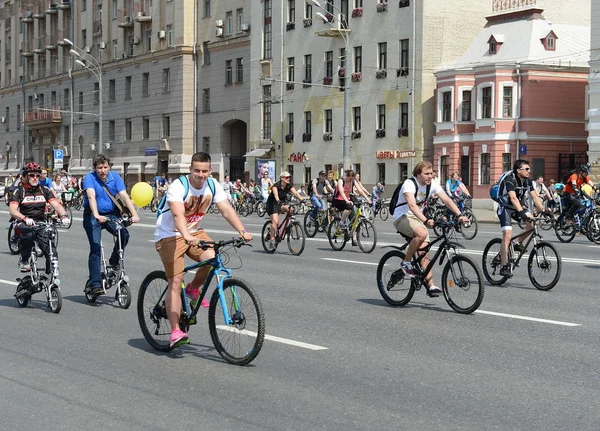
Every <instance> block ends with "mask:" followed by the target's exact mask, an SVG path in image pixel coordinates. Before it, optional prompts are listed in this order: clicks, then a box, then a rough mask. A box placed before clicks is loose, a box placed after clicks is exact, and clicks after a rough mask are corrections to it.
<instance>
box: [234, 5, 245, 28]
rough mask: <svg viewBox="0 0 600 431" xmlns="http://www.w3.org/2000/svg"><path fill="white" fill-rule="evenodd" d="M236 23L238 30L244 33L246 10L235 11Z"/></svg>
mask: <svg viewBox="0 0 600 431" xmlns="http://www.w3.org/2000/svg"><path fill="white" fill-rule="evenodd" d="M235 21H236V30H237V31H238V32H240V31H242V24H243V23H244V9H242V8H240V9H236V10H235Z"/></svg>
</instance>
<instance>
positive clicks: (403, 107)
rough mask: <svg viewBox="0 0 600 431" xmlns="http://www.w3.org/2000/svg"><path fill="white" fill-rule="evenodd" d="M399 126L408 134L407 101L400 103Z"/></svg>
mask: <svg viewBox="0 0 600 431" xmlns="http://www.w3.org/2000/svg"><path fill="white" fill-rule="evenodd" d="M400 128H402V129H406V132H407V136H408V103H401V104H400Z"/></svg>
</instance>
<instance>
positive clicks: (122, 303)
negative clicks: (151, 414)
mask: <svg viewBox="0 0 600 431" xmlns="http://www.w3.org/2000/svg"><path fill="white" fill-rule="evenodd" d="M120 288H121V294H120V295H119V289H115V301H117V304H119V307H121V308H122V309H124V310H127V309H128V308H129V306H130V305H131V289H130V288H129V284H128V283H127V282H125V281H121V286H120Z"/></svg>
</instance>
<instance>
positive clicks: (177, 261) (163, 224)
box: [154, 153, 252, 347]
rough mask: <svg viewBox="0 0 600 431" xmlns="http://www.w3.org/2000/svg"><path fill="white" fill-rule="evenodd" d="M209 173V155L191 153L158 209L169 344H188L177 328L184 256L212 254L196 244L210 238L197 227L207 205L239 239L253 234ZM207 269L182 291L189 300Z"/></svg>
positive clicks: (209, 256)
mask: <svg viewBox="0 0 600 431" xmlns="http://www.w3.org/2000/svg"><path fill="white" fill-rule="evenodd" d="M211 173H212V168H211V160H210V155H208V154H206V153H196V154H194V155H193V156H192V163H191V166H190V173H189V174H188V175H185V176H183V177H181V178H178V179H177V180H175V181H173V183H171V185H170V186H169V190H168V191H167V199H166V202H165V205H164V207H163V208H159V209H158V214H159V215H158V218H157V220H156V229H155V231H154V241H155V247H156V251H157V252H158V254H159V256H160V259H161V260H162V263H163V266H164V268H165V273H166V275H167V282H168V286H169V290H168V292H167V295H166V298H165V305H166V309H167V318H168V319H169V322H170V324H171V338H170V344H171V347H173V346H178V345H181V344H186V343H189V337H188V335H187V334H186V333H185V332H183V331H182V330H181V328H180V327H179V317H180V314H181V296H180V295H181V283H182V282H183V270H184V269H185V255H186V254H187V255H188V256H189V257H190V258H191V259H193V260H195V261H196V262H200V261H202V260H208V259H212V258H213V257H215V252H214V250H213V249H212V248H208V249H206V250H203V249H201V248H199V247H198V241H211V239H210V237H209V236H208V235H207V234H206V233H205V231H204V229H201V228H200V223H201V222H202V219H203V218H204V216H205V214H206V212H207V211H208V208H209V207H210V205H211V204H212V203H213V202H214V203H215V204H216V205H217V208H218V209H219V213H220V214H222V215H223V217H224V218H225V220H227V222H228V223H229V224H230V225H231V227H232V228H234V229H235V230H236V231H237V232H239V235H240V237H241V238H243V239H245V240H246V241H250V240H252V234H251V233H249V232H247V231H246V229H245V228H244V225H243V223H242V222H241V221H240V219H239V218H238V216H237V214H236V212H235V210H234V209H233V208H232V206H231V205H230V204H229V201H228V199H227V195H226V194H225V192H224V191H223V187H222V186H221V184H219V183H218V182H217V181H215V180H213V179H212V178H209V177H210V175H211ZM186 184H187V188H186ZM208 271H209V267H208V266H207V265H204V266H201V267H200V268H198V270H197V272H196V275H195V276H194V279H193V280H192V281H191V283H188V285H187V286H186V287H185V293H186V295H187V296H188V297H189V298H190V299H191V300H192V301H197V300H198V297H199V296H200V286H202V285H203V284H204V280H205V279H206V276H207V274H208ZM200 305H201V306H202V307H204V308H207V307H208V306H209V303H208V300H207V299H205V300H204V301H203V302H202V303H201V304H200Z"/></svg>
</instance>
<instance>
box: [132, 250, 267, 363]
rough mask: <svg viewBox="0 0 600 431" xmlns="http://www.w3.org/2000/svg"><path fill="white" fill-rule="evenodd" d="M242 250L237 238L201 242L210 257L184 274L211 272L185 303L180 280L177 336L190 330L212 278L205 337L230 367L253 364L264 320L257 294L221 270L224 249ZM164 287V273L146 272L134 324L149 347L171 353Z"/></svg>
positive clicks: (224, 253) (165, 287)
mask: <svg viewBox="0 0 600 431" xmlns="http://www.w3.org/2000/svg"><path fill="white" fill-rule="evenodd" d="M243 245H249V244H247V243H246V242H245V241H244V240H243V239H239V238H237V239H231V240H228V241H218V242H213V241H200V242H199V243H198V246H199V247H201V248H203V249H205V250H206V249H207V248H208V247H212V248H213V249H214V251H215V257H214V258H212V259H209V260H205V261H202V262H198V263H195V264H193V265H191V266H188V267H187V268H185V270H184V272H186V273H187V272H189V271H192V270H194V269H196V268H199V267H201V266H206V265H209V267H210V270H209V272H208V275H207V276H206V281H205V282H204V286H203V287H202V290H201V293H200V297H199V298H198V299H197V300H196V301H194V302H190V300H189V299H188V297H187V296H186V295H185V281H183V282H182V285H181V302H182V310H181V317H180V319H179V326H180V327H181V330H182V331H184V332H188V330H189V328H190V326H191V325H195V324H196V315H197V314H198V310H199V309H200V303H201V302H202V299H203V298H204V296H205V295H206V293H207V292H208V288H209V286H210V284H211V281H212V279H213V277H216V279H217V286H216V289H215V290H214V292H213V294H212V297H211V300H210V306H209V308H208V327H209V330H210V337H211V338H212V342H213V344H214V346H215V349H216V350H217V352H218V353H219V354H220V355H221V356H222V357H223V359H225V360H226V361H227V362H229V363H231V364H234V365H246V364H249V363H250V362H252V361H253V360H254V359H255V358H256V356H257V355H258V354H259V353H260V349H261V348H262V345H263V342H264V339H265V318H264V315H263V309H262V305H261V303H260V300H259V299H258V295H257V294H256V293H255V292H254V290H253V289H252V288H251V287H250V286H248V285H247V284H246V283H245V282H244V281H242V280H240V279H236V278H233V277H232V275H231V272H232V271H231V269H228V268H225V266H224V265H225V264H226V260H228V255H227V253H226V250H228V249H232V248H234V247H235V248H239V247H241V246H243ZM224 262H225V263H224ZM167 288H168V286H167V276H166V274H165V272H164V271H153V272H151V273H150V274H148V275H147V276H146V278H145V279H144V281H143V282H142V285H141V286H140V291H139V294H138V304H137V311H138V320H139V323H140V328H141V329H142V333H143V334H144V338H146V340H147V341H148V343H149V344H150V345H151V346H152V347H154V348H155V349H157V350H160V351H163V352H167V351H170V350H172V349H173V348H174V347H171V346H170V345H169V336H170V335H171V324H170V323H169V320H168V318H167V309H166V305H165V297H166V294H167ZM217 310H220V311H221V312H220V313H219V312H218V311H217Z"/></svg>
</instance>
